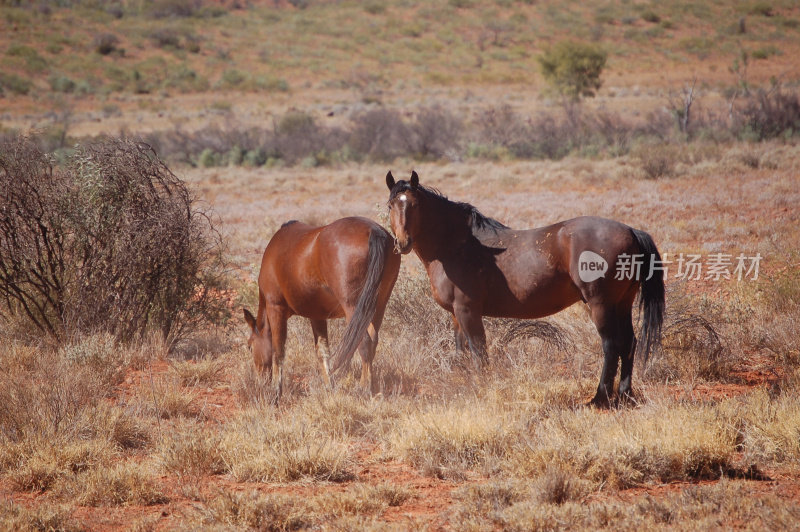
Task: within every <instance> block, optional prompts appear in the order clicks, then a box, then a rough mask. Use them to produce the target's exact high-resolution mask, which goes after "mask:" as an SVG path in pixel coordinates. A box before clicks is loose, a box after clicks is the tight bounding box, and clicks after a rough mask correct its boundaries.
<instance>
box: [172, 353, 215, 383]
mask: <svg viewBox="0 0 800 532" xmlns="http://www.w3.org/2000/svg"><path fill="white" fill-rule="evenodd" d="M228 362H229V360H228V358H227V357H220V358H211V357H206V358H200V359H197V360H173V361H171V362H170V368H171V369H172V370H173V371H174V372H175V373H176V374H177V375H178V378H179V379H180V383H181V385H182V386H197V385H203V386H214V385H216V384H219V383H221V382H223V381H224V380H225V372H226V371H227V368H228Z"/></svg>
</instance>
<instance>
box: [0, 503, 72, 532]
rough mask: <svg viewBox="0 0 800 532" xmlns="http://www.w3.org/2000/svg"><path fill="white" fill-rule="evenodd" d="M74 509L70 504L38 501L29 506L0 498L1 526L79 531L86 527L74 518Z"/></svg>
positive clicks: (30, 529)
mask: <svg viewBox="0 0 800 532" xmlns="http://www.w3.org/2000/svg"><path fill="white" fill-rule="evenodd" d="M72 513H73V510H72V509H71V508H70V507H69V506H68V505H52V504H50V503H46V502H45V503H37V504H36V505H35V506H33V507H31V508H28V507H26V506H23V505H21V504H18V503H15V502H13V501H10V500H7V499H3V500H0V528H2V529H3V530H24V531H34V530H58V531H63V532H71V531H76V532H77V531H79V530H84V528H83V527H82V526H81V525H80V524H79V523H78V522H77V521H75V520H73V519H72Z"/></svg>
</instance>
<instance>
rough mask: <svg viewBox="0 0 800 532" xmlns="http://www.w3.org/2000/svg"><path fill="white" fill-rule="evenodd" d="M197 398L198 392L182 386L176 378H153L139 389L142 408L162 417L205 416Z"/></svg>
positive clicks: (138, 400) (138, 397) (139, 401)
mask: <svg viewBox="0 0 800 532" xmlns="http://www.w3.org/2000/svg"><path fill="white" fill-rule="evenodd" d="M196 398H197V394H196V393H194V392H192V391H190V390H187V389H186V388H183V387H181V385H180V382H179V381H178V380H177V379H175V378H158V379H151V380H150V381H149V382H148V383H147V384H145V385H143V386H142V388H140V389H139V390H138V391H137V403H138V405H139V406H140V407H141V408H142V410H143V411H144V412H145V413H147V414H149V415H151V416H155V417H157V418H160V419H174V418H199V417H203V413H202V411H201V410H200V409H199V408H198V406H197V405H196V404H195V399H196Z"/></svg>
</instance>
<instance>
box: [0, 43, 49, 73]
mask: <svg viewBox="0 0 800 532" xmlns="http://www.w3.org/2000/svg"><path fill="white" fill-rule="evenodd" d="M6 55H7V56H9V57H19V58H22V59H23V60H24V61H25V68H26V69H27V70H28V71H30V72H41V71H42V70H44V69H45V68H47V60H46V59H45V58H44V57H42V56H40V55H39V52H37V51H36V50H35V49H33V48H31V47H30V46H26V45H24V44H12V45H11V46H9V47H8V50H7V51H6Z"/></svg>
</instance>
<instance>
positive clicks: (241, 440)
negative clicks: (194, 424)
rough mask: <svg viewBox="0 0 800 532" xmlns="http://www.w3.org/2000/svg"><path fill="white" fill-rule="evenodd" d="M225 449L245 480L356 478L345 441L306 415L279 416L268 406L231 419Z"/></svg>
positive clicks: (229, 463) (236, 475)
mask: <svg viewBox="0 0 800 532" xmlns="http://www.w3.org/2000/svg"><path fill="white" fill-rule="evenodd" d="M220 452H221V453H222V459H223V460H224V461H225V464H226V466H227V470H228V471H229V472H230V473H231V474H232V475H233V477H234V478H235V479H237V480H238V481H240V482H243V481H251V482H270V481H278V482H286V481H296V480H299V479H312V480H329V481H334V482H340V481H344V480H351V479H352V478H353V477H354V475H353V472H352V465H353V464H352V457H351V456H350V453H349V452H348V449H347V445H346V442H345V441H344V440H342V439H339V438H335V437H332V436H329V435H326V434H324V433H322V432H321V431H320V430H319V428H318V427H316V426H314V425H311V424H308V423H307V420H306V419H303V417H302V416H297V417H288V416H286V417H281V418H279V417H278V416H277V415H276V412H275V410H274V408H272V407H271V406H269V405H264V406H261V407H251V408H248V409H246V410H242V411H241V412H239V413H237V414H236V416H235V417H234V418H233V419H232V420H231V421H230V422H228V423H226V424H225V426H224V429H223V433H222V440H221V443H220Z"/></svg>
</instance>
